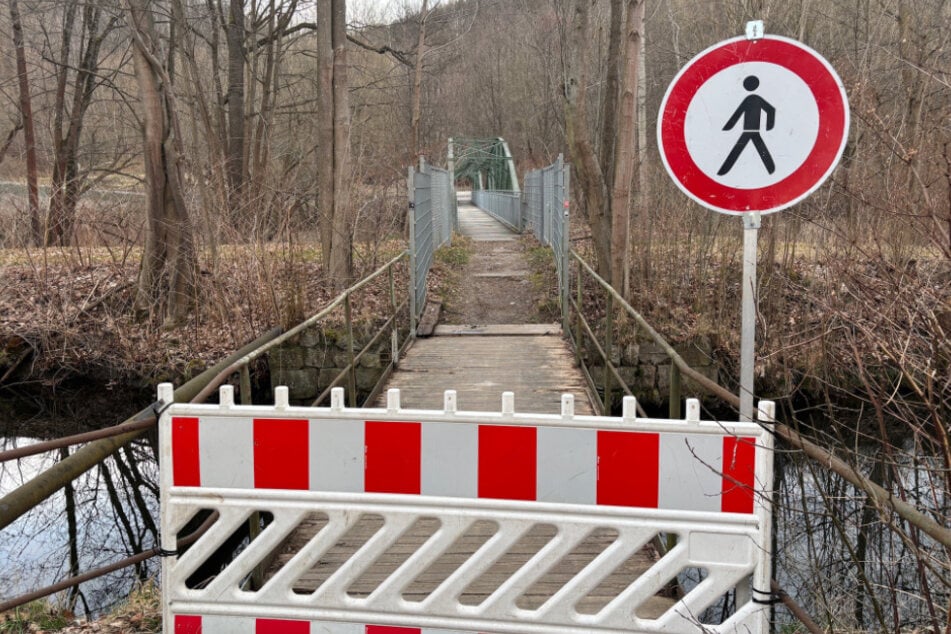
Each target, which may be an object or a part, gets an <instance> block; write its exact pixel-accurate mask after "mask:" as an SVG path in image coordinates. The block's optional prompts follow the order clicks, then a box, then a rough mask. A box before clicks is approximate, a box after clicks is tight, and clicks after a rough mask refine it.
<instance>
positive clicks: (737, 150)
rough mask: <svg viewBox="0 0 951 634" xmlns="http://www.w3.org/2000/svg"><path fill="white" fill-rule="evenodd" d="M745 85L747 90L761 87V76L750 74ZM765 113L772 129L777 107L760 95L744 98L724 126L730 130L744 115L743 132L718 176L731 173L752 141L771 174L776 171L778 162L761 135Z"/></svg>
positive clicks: (767, 127) (768, 127)
mask: <svg viewBox="0 0 951 634" xmlns="http://www.w3.org/2000/svg"><path fill="white" fill-rule="evenodd" d="M743 87H744V88H746V90H747V91H749V92H753V91H754V90H756V89H757V88H759V78H758V77H756V76H755V75H750V76H749V77H747V78H746V79H744V80H743ZM763 113H766V129H767V130H772V129H773V126H774V125H775V123H776V108H774V107H773V106H772V105H771V104H770V103H769V102H768V101H766V100H765V99H763V98H762V97H760V96H759V95H747V96H746V99H744V100H743V102H742V103H741V104H740V105H739V107H738V108H737V109H736V112H734V113H733V116H731V117H730V120H729V121H727V122H726V125H725V126H723V130H724V131H726V130H730V129H732V128H733V126H735V125H736V124H737V122H738V121H739V120H740V117H743V134H741V135H740V138H739V139H737V141H736V145H734V146H733V149H732V150H730V155H729V156H727V157H726V160H725V161H723V166H722V167H721V168H720V171H719V172H717V176H724V175H726V174H727V173H729V171H730V170H731V169H733V166H734V165H735V164H736V161H737V159H738V158H740V154H742V153H743V150H744V149H746V146H747V144H748V143H751V142H752V143H753V147H755V148H756V151H757V152H759V157H760V159H762V161H763V165H765V166H766V171H767V172H769V173H770V174H772V173H773V172H775V171H776V164H775V163H773V157H772V156H771V155H770V153H769V149H767V147H766V143H764V142H763V137H761V136H760V135H759V131H760V118H761V115H762V114H763Z"/></svg>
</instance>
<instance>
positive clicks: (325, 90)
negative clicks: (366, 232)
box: [317, 0, 353, 288]
mask: <svg viewBox="0 0 951 634" xmlns="http://www.w3.org/2000/svg"><path fill="white" fill-rule="evenodd" d="M317 10H318V14H317V26H318V38H317V59H318V65H319V69H318V73H319V78H320V79H319V84H320V85H319V90H320V94H319V95H318V108H319V112H318V113H317V116H318V118H319V124H318V126H319V127H318V136H317V146H318V151H319V152H320V158H319V160H318V162H317V187H318V206H319V209H320V240H321V247H322V252H323V260H324V266H325V268H326V271H327V275H328V277H329V279H330V281H331V283H332V284H333V285H334V287H337V288H342V287H343V286H345V285H346V284H347V283H348V282H349V281H350V279H351V278H352V276H353V261H352V257H353V256H352V253H351V250H352V244H353V227H352V220H351V210H350V192H349V182H348V181H349V177H350V104H349V97H348V94H347V92H348V90H349V85H348V83H347V29H346V16H347V3H346V0H327V1H326V2H321V3H319V4H318V6H317Z"/></svg>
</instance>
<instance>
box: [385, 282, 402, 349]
mask: <svg viewBox="0 0 951 634" xmlns="http://www.w3.org/2000/svg"><path fill="white" fill-rule="evenodd" d="M387 273H388V276H389V278H390V310H391V311H393V328H392V330H391V331H390V359H391V361H392V363H393V367H394V368H395V367H397V366H398V365H399V364H400V330H399V323H398V322H397V319H396V279H395V278H394V276H393V266H392V265H390V267H389V269H388V271H387Z"/></svg>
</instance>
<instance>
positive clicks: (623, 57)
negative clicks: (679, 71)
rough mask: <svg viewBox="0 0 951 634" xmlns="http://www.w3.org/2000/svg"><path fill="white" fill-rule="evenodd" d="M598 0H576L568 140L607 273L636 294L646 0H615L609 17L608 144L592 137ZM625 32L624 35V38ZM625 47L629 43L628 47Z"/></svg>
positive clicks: (604, 134) (604, 130)
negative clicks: (635, 199)
mask: <svg viewBox="0 0 951 634" xmlns="http://www.w3.org/2000/svg"><path fill="white" fill-rule="evenodd" d="M594 5H595V2H592V1H591V0H575V3H574V7H573V16H572V20H573V22H572V27H571V28H572V34H571V49H572V62H571V65H570V70H569V74H568V77H567V86H566V90H565V106H566V115H565V119H566V125H567V133H568V134H567V136H568V145H569V147H570V148H571V152H572V160H573V163H574V165H575V173H576V175H577V183H578V185H579V187H580V190H581V194H582V198H583V200H584V201H585V210H586V213H587V219H588V224H589V226H590V227H591V235H592V240H593V242H594V247H595V251H596V252H597V258H598V269H599V271H600V272H601V274H602V275H604V276H605V277H606V278H608V279H609V280H610V281H611V283H612V284H613V285H614V286H615V288H618V289H619V290H620V291H622V292H623V293H624V294H627V293H628V290H629V282H628V276H629V273H628V269H629V268H630V244H629V243H630V213H631V198H632V193H631V188H632V185H633V181H634V169H635V166H636V164H637V157H636V156H635V147H636V143H637V138H636V132H637V125H636V116H637V82H638V68H639V66H640V60H639V57H640V46H641V38H642V37H643V36H642V32H643V28H644V4H643V2H642V1H641V0H626V1H624V2H622V1H621V0H613V1H612V2H611V15H610V22H609V29H610V35H609V40H608V69H607V73H606V84H605V88H604V91H603V98H602V105H601V111H602V121H601V130H600V149H598V148H596V147H595V143H594V141H593V140H592V132H593V130H594V126H593V125H592V122H591V121H590V120H589V118H588V96H587V87H588V82H589V78H590V74H589V71H588V65H587V62H586V60H585V55H584V52H585V51H586V50H587V47H586V46H585V42H586V41H588V39H589V37H590V35H589V29H590V26H589V24H590V21H591V18H590V10H591V8H592V7H593V6H594ZM622 36H623V37H622ZM622 45H623V46H622Z"/></svg>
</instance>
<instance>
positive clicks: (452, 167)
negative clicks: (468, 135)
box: [446, 137, 459, 235]
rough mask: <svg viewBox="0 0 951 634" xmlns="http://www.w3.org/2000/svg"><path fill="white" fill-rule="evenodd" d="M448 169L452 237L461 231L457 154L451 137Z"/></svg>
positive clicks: (447, 162)
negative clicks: (457, 185)
mask: <svg viewBox="0 0 951 634" xmlns="http://www.w3.org/2000/svg"><path fill="white" fill-rule="evenodd" d="M446 167H447V168H448V169H449V210H450V213H449V215H450V223H451V225H450V227H451V228H450V231H449V233H450V235H451V234H452V232H453V231H458V230H459V211H458V209H457V208H456V153H455V148H454V147H453V144H452V137H449V150H448V152H447V155H446Z"/></svg>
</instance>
